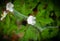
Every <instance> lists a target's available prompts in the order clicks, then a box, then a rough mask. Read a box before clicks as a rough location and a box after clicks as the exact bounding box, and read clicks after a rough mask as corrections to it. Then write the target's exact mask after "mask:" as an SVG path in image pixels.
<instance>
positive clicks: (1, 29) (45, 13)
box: [0, 0, 60, 41]
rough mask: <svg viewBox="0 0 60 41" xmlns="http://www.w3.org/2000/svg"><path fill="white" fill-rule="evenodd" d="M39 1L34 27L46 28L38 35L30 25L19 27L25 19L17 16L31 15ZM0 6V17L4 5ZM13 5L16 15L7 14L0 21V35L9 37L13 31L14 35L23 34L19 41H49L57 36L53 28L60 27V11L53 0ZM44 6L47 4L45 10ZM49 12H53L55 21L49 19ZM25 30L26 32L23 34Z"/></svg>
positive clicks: (16, 1) (19, 0)
mask: <svg viewBox="0 0 60 41" xmlns="http://www.w3.org/2000/svg"><path fill="white" fill-rule="evenodd" d="M10 1H12V0H10ZM39 1H40V2H41V4H39V5H38V7H37V10H38V11H37V14H36V21H37V23H36V25H38V26H39V27H41V28H46V29H44V30H43V31H42V32H40V33H39V32H38V30H37V29H35V28H34V27H33V26H31V25H28V26H24V25H22V24H21V25H20V23H21V22H22V20H23V19H25V18H24V17H23V16H20V15H19V14H18V13H21V14H22V15H25V16H28V14H29V13H33V8H34V7H35V6H36V5H37V3H38V2H39ZM3 2H4V1H3ZM1 4H2V6H1V5H0V15H1V14H2V9H3V8H4V7H5V4H4V3H1ZM13 4H14V9H15V10H16V11H17V12H18V13H17V12H16V13H15V15H14V14H12V13H9V14H8V15H7V16H6V18H4V20H3V21H0V33H3V34H5V35H10V36H11V35H12V33H13V31H15V34H20V33H23V34H24V36H23V37H22V38H19V41H29V40H30V41H32V40H34V41H44V39H45V41H49V39H51V38H52V37H55V36H56V35H57V34H58V32H59V28H55V27H56V26H60V19H59V17H60V9H59V6H56V4H55V3H54V0H53V1H52V0H14V2H13ZM45 4H47V5H48V6H47V8H46V9H43V7H44V5H45ZM50 11H55V14H56V18H55V20H53V19H52V18H51V17H49V15H50V14H51V13H50ZM0 17H1V16H0ZM18 23H19V24H18ZM47 26H48V27H49V26H51V28H48V27H47ZM53 27H54V28H53ZM26 28H28V29H26ZM25 29H26V32H24V30H25ZM50 41H52V40H50Z"/></svg>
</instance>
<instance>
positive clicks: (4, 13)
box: [0, 11, 7, 20]
mask: <svg viewBox="0 0 60 41" xmlns="http://www.w3.org/2000/svg"><path fill="white" fill-rule="evenodd" d="M6 15H7V12H6V11H4V12H3V14H2V15H1V16H2V17H1V19H0V20H3V19H4V18H5V17H6Z"/></svg>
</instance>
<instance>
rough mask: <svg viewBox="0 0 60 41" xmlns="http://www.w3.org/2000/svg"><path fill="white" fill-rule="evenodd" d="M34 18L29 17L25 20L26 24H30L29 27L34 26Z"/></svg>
mask: <svg viewBox="0 0 60 41" xmlns="http://www.w3.org/2000/svg"><path fill="white" fill-rule="evenodd" d="M35 19H36V17H34V16H32V15H30V16H29V17H28V18H27V23H28V24H31V25H35V24H36V20H35Z"/></svg>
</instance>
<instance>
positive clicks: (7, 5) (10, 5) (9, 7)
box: [6, 2, 14, 12]
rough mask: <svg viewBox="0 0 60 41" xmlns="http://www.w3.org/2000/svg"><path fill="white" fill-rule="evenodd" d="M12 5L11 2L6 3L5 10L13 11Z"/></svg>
mask: <svg viewBox="0 0 60 41" xmlns="http://www.w3.org/2000/svg"><path fill="white" fill-rule="evenodd" d="M13 7H14V5H13V4H12V3H11V2H9V3H7V4H6V10H8V11H10V12H13Z"/></svg>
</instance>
